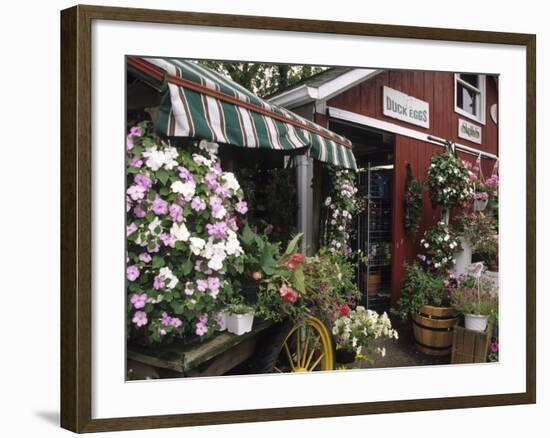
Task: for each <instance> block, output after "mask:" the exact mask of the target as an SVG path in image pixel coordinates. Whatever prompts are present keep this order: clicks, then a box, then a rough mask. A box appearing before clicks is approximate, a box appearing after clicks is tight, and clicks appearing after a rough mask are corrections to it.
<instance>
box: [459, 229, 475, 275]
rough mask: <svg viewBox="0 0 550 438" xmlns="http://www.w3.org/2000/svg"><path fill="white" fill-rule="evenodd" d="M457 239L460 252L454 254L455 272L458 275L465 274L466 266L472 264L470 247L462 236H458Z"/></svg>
mask: <svg viewBox="0 0 550 438" xmlns="http://www.w3.org/2000/svg"><path fill="white" fill-rule="evenodd" d="M459 239H460V244H461V246H462V251H460V252H457V253H456V257H455V259H456V263H455V271H456V273H457V274H459V275H460V274H465V273H466V271H467V270H468V269H467V268H468V266H470V265H471V264H472V246H471V245H470V242H468V239H466V238H465V237H464V236H460V237H459Z"/></svg>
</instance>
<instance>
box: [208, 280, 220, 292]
mask: <svg viewBox="0 0 550 438" xmlns="http://www.w3.org/2000/svg"><path fill="white" fill-rule="evenodd" d="M220 286H221V283H220V279H219V278H218V277H208V288H209V289H210V292H211V295H213V296H214V297H216V295H218V293H219V290H220Z"/></svg>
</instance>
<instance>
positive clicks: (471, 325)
mask: <svg viewBox="0 0 550 438" xmlns="http://www.w3.org/2000/svg"><path fill="white" fill-rule="evenodd" d="M481 268H482V266H481ZM451 301H452V305H453V307H454V308H455V309H456V310H457V312H460V313H462V314H463V315H464V327H466V328H467V329H468V330H475V331H479V332H484V331H485V330H486V328H487V323H488V321H489V319H490V318H492V317H496V315H497V313H498V301H497V297H496V296H495V295H494V294H493V293H492V285H491V284H490V283H489V282H488V280H486V279H484V278H483V277H482V276H481V270H479V272H478V273H476V276H470V275H466V276H462V277H460V279H459V280H458V282H457V284H456V286H455V287H454V288H452V290H451Z"/></svg>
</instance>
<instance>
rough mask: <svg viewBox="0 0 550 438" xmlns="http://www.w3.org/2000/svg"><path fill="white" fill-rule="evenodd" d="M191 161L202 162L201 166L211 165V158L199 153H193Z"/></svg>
mask: <svg viewBox="0 0 550 438" xmlns="http://www.w3.org/2000/svg"><path fill="white" fill-rule="evenodd" d="M193 161H194V162H195V163H197V164H202V165H203V166H207V167H212V160H209V159H208V158H206V157H204V156H202V155H199V154H193Z"/></svg>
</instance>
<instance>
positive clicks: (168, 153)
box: [164, 146, 178, 170]
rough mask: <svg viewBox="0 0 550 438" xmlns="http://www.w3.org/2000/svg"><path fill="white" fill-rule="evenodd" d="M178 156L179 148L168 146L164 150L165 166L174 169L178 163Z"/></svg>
mask: <svg viewBox="0 0 550 438" xmlns="http://www.w3.org/2000/svg"><path fill="white" fill-rule="evenodd" d="M177 157H178V150H177V149H176V148H175V147H172V146H168V147H167V148H166V149H165V151H164V168H165V169H167V170H172V169H173V168H174V167H176V166H177V165H178V162H177V161H176V160H175V158H177Z"/></svg>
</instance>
